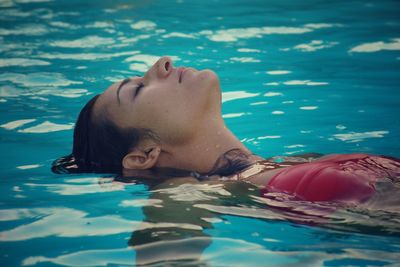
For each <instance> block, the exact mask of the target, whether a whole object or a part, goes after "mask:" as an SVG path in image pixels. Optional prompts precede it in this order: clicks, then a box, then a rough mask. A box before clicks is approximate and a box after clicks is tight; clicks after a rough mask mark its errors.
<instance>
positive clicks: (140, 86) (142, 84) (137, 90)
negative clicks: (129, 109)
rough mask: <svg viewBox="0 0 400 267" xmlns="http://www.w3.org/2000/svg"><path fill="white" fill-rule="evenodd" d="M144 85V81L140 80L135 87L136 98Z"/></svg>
mask: <svg viewBox="0 0 400 267" xmlns="http://www.w3.org/2000/svg"><path fill="white" fill-rule="evenodd" d="M143 87H144V83H142V82H140V83H139V84H138V85H137V87H136V89H135V93H134V97H135V98H136V96H137V95H138V94H139V92H140V90H141V89H142V88H143Z"/></svg>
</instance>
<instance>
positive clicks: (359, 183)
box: [249, 154, 400, 204]
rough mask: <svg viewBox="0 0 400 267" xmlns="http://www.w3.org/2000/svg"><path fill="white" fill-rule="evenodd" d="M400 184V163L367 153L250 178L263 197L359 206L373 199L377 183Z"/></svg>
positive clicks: (274, 171)
mask: <svg viewBox="0 0 400 267" xmlns="http://www.w3.org/2000/svg"><path fill="white" fill-rule="evenodd" d="M384 178H389V179H390V180H392V182H398V181H400V160H399V159H394V158H389V157H385V156H376V155H367V154H338V155H329V156H325V157H322V158H319V159H317V160H314V161H312V162H308V163H301V164H296V165H293V166H290V167H285V168H279V169H277V170H273V171H269V172H268V171H267V172H265V173H260V174H258V175H257V176H255V177H249V181H250V182H253V183H256V184H258V185H260V186H263V188H262V190H261V194H262V195H263V196H267V195H268V194H271V193H272V194H273V193H285V194H289V195H291V196H293V197H294V198H296V199H299V200H305V201H329V202H341V203H350V204H359V203H363V202H365V201H367V200H368V199H370V198H371V197H372V196H373V195H374V193H375V190H376V186H375V185H376V182H377V181H378V180H380V179H384Z"/></svg>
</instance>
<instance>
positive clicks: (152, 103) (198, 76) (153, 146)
mask: <svg viewBox="0 0 400 267" xmlns="http://www.w3.org/2000/svg"><path fill="white" fill-rule="evenodd" d="M62 169H63V170H67V171H70V172H107V173H108V172H112V173H121V174H122V175H123V176H144V177H155V176H163V175H165V174H166V173H170V174H171V173H172V176H187V175H190V176H194V177H196V178H198V179H205V178H208V179H211V177H212V178H216V177H220V178H222V179H231V180H235V179H236V180H241V179H243V180H246V181H248V182H250V183H253V184H256V185H260V186H262V187H263V189H262V193H263V194H264V195H268V194H273V193H275V192H282V193H287V194H289V195H292V196H293V197H295V198H297V199H301V200H307V201H335V202H344V203H361V202H364V201H366V200H368V199H369V198H371V196H372V195H373V193H374V190H375V183H376V181H377V180H378V179H382V178H390V179H398V178H399V176H400V161H399V160H398V159H393V158H388V157H382V156H374V155H367V154H348V155H330V156H325V157H322V158H318V159H316V160H314V161H312V162H306V163H304V160H303V162H301V161H300V162H298V160H295V161H292V162H283V163H280V164H279V163H276V162H273V161H269V160H264V159H262V158H261V157H259V156H257V155H254V154H252V153H251V151H249V150H248V149H247V148H246V147H245V146H244V145H243V144H242V143H241V142H240V141H239V140H238V139H237V138H236V136H235V135H234V134H232V132H231V131H230V130H229V129H228V128H227V127H226V125H225V123H224V121H223V119H222V115H221V88H220V84H219V80H218V77H217V75H216V74H215V73H214V72H213V71H211V70H208V69H206V70H203V71H198V70H196V69H194V68H184V67H180V68H175V67H174V66H173V63H172V60H171V59H170V58H169V57H162V58H160V59H159V60H158V61H157V62H156V63H155V64H154V65H153V66H152V67H151V68H150V70H149V71H148V72H147V73H146V74H145V75H144V77H132V78H128V79H125V80H123V81H122V82H118V83H115V84H113V85H111V86H110V87H109V88H108V89H107V90H106V91H105V92H103V93H102V94H101V95H97V96H95V97H94V98H93V99H91V100H90V101H89V102H88V103H87V104H86V106H85V107H84V108H83V109H82V111H81V113H80V115H79V118H78V120H77V123H76V127H75V131H74V145H73V152H72V154H71V155H70V156H68V157H64V158H61V159H59V160H57V161H56V162H55V163H54V164H53V170H54V171H55V172H60V170H62Z"/></svg>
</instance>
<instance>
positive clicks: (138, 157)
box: [122, 146, 161, 170]
mask: <svg viewBox="0 0 400 267" xmlns="http://www.w3.org/2000/svg"><path fill="white" fill-rule="evenodd" d="M160 152H161V148H160V147H159V146H152V147H147V148H145V149H142V148H136V149H134V150H133V151H131V152H129V153H128V154H126V155H125V157H124V158H123V159H122V166H123V167H124V169H130V170H146V169H150V168H152V167H153V166H154V165H155V164H156V163H157V160H158V157H159V155H160Z"/></svg>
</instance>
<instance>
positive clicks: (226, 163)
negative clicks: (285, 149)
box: [157, 124, 261, 175]
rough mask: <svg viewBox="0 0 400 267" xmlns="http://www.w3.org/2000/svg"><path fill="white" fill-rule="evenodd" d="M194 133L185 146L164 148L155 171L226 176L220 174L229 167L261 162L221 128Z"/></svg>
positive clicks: (226, 130)
mask: <svg viewBox="0 0 400 267" xmlns="http://www.w3.org/2000/svg"><path fill="white" fill-rule="evenodd" d="M209 129H213V130H209ZM196 133H197V134H196V136H195V137H194V138H192V139H191V141H190V142H188V143H186V144H185V145H182V146H176V145H175V146H173V147H168V146H166V147H165V149H164V151H163V152H162V153H161V155H160V158H159V161H158V164H157V167H172V168H177V169H184V170H191V171H196V172H199V173H204V174H210V173H211V174H221V173H222V174H223V175H227V174H225V173H224V172H227V170H228V169H229V167H233V168H236V167H237V168H240V167H241V166H249V165H250V164H252V163H255V162H256V161H257V160H260V159H261V158H260V157H258V156H255V155H253V154H252V153H251V151H250V150H248V149H247V148H246V147H245V146H244V145H243V144H242V143H241V142H240V141H239V140H238V139H237V137H236V136H235V135H234V134H233V133H232V132H231V131H230V130H229V129H228V128H227V127H226V126H225V125H224V124H221V126H220V127H210V128H208V129H205V130H203V131H197V132H196Z"/></svg>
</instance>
